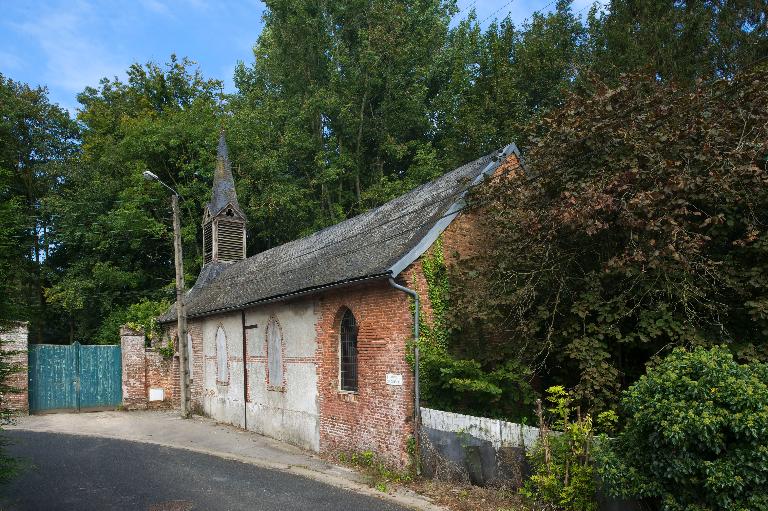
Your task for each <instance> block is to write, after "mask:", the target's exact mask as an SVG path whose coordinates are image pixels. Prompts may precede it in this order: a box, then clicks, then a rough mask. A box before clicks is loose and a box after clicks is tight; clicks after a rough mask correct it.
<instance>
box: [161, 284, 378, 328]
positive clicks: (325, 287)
mask: <svg viewBox="0 0 768 511" xmlns="http://www.w3.org/2000/svg"><path fill="white" fill-rule="evenodd" d="M389 277H390V274H389V272H386V273H377V274H375V275H366V276H363V277H354V278H351V279H345V280H340V281H338V282H332V283H330V284H323V285H321V286H314V287H308V288H304V289H299V290H297V291H291V292H290V293H283V294H279V295H275V296H269V297H267V298H260V299H258V300H252V301H249V302H244V303H241V304H238V305H232V306H230V307H222V308H219V309H211V310H208V311H205V312H200V313H197V314H189V315H188V316H187V319H196V318H203V317H206V316H213V315H216V314H222V313H225V312H233V311H238V310H242V309H246V308H248V307H253V306H254V305H262V304H265V303H274V302H282V301H284V300H289V299H291V298H297V297H300V296H306V295H309V294H313V293H319V292H320V291H326V290H328V289H335V288H338V287H344V286H351V285H353V284H358V283H360V282H366V281H369V280H378V279H385V278H389ZM173 321H175V319H173V318H168V319H164V318H162V317H160V318H158V323H160V324H169V323H173Z"/></svg>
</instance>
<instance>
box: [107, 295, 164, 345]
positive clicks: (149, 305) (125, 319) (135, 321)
mask: <svg viewBox="0 0 768 511" xmlns="http://www.w3.org/2000/svg"><path fill="white" fill-rule="evenodd" d="M170 306H171V304H170V302H169V301H167V300H160V301H153V300H146V299H144V300H141V301H140V302H138V303H134V304H133V305H130V306H128V307H126V308H125V309H118V310H116V311H114V312H112V313H111V314H110V315H109V316H107V318H105V320H104V321H103V322H102V324H101V328H100V329H99V331H98V332H97V333H96V336H95V337H94V339H93V342H94V343H95V344H118V343H120V327H121V326H123V325H128V326H129V327H131V328H133V329H136V330H143V331H144V333H145V334H146V336H147V339H148V340H150V341H152V340H154V339H157V338H158V336H159V335H160V327H159V325H158V324H157V318H158V316H160V315H161V314H163V313H164V312H165V311H167V310H168V308H169V307H170Z"/></svg>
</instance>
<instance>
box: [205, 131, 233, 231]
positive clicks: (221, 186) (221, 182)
mask: <svg viewBox="0 0 768 511" xmlns="http://www.w3.org/2000/svg"><path fill="white" fill-rule="evenodd" d="M230 204H231V205H232V206H234V207H235V208H236V209H237V210H238V212H239V213H240V214H242V210H241V209H240V204H238V202H237V193H236V192H235V178H234V177H232V164H231V163H230V162H229V149H228V148H227V141H226V140H225V139H224V130H221V133H220V134H219V147H218V149H217V151H216V169H215V170H214V171H213V193H212V194H211V202H209V203H208V204H207V205H206V207H207V208H208V211H209V213H210V215H211V216H212V217H214V216H216V215H218V214H219V213H221V210H222V209H224V208H226V207H227V206H228V205H230Z"/></svg>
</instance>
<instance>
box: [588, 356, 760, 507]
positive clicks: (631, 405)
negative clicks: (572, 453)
mask: <svg viewBox="0 0 768 511" xmlns="http://www.w3.org/2000/svg"><path fill="white" fill-rule="evenodd" d="M622 405H623V407H624V409H625V411H626V413H627V421H626V426H625V429H624V431H623V432H622V433H621V435H620V436H619V437H618V439H617V440H616V442H615V445H614V455H613V456H608V457H607V458H606V459H605V460H603V461H604V464H603V465H602V467H601V469H600V472H601V477H602V478H603V480H604V481H606V482H607V483H608V485H609V489H610V491H611V492H612V493H613V494H615V495H617V496H629V497H650V498H652V499H655V500H658V501H659V502H660V503H661V505H662V507H663V509H665V510H668V511H683V510H685V511H704V510H713V511H714V510H716V509H718V510H719V509H728V510H733V511H739V510H743V511H747V510H750V511H758V510H766V509H768V493H766V483H767V482H768V366H766V365H765V364H760V363H752V364H739V363H737V362H736V361H734V359H733V356H732V355H731V354H730V353H729V351H728V349H727V348H725V347H714V348H712V349H704V348H701V347H699V348H696V349H695V350H693V351H692V352H688V351H685V350H684V349H682V348H678V349H675V350H674V351H672V353H671V354H670V355H669V356H667V357H666V358H665V359H663V360H662V361H661V362H660V363H659V365H658V366H656V367H653V368H651V369H649V370H648V373H647V374H646V375H645V376H642V377H641V378H640V379H639V380H638V382H637V383H635V384H634V385H632V386H631V387H630V388H629V389H628V390H627V391H626V392H625V393H624V396H623V399H622Z"/></svg>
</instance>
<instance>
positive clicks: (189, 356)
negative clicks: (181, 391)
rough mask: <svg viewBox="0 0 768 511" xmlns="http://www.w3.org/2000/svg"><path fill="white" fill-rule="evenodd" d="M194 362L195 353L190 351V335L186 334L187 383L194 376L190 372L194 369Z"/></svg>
mask: <svg viewBox="0 0 768 511" xmlns="http://www.w3.org/2000/svg"><path fill="white" fill-rule="evenodd" d="M194 361H195V352H194V350H192V334H190V333H189V332H187V367H188V368H189V381H192V376H193V375H194V371H193V370H192V369H193V368H194V367H195V364H194Z"/></svg>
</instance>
